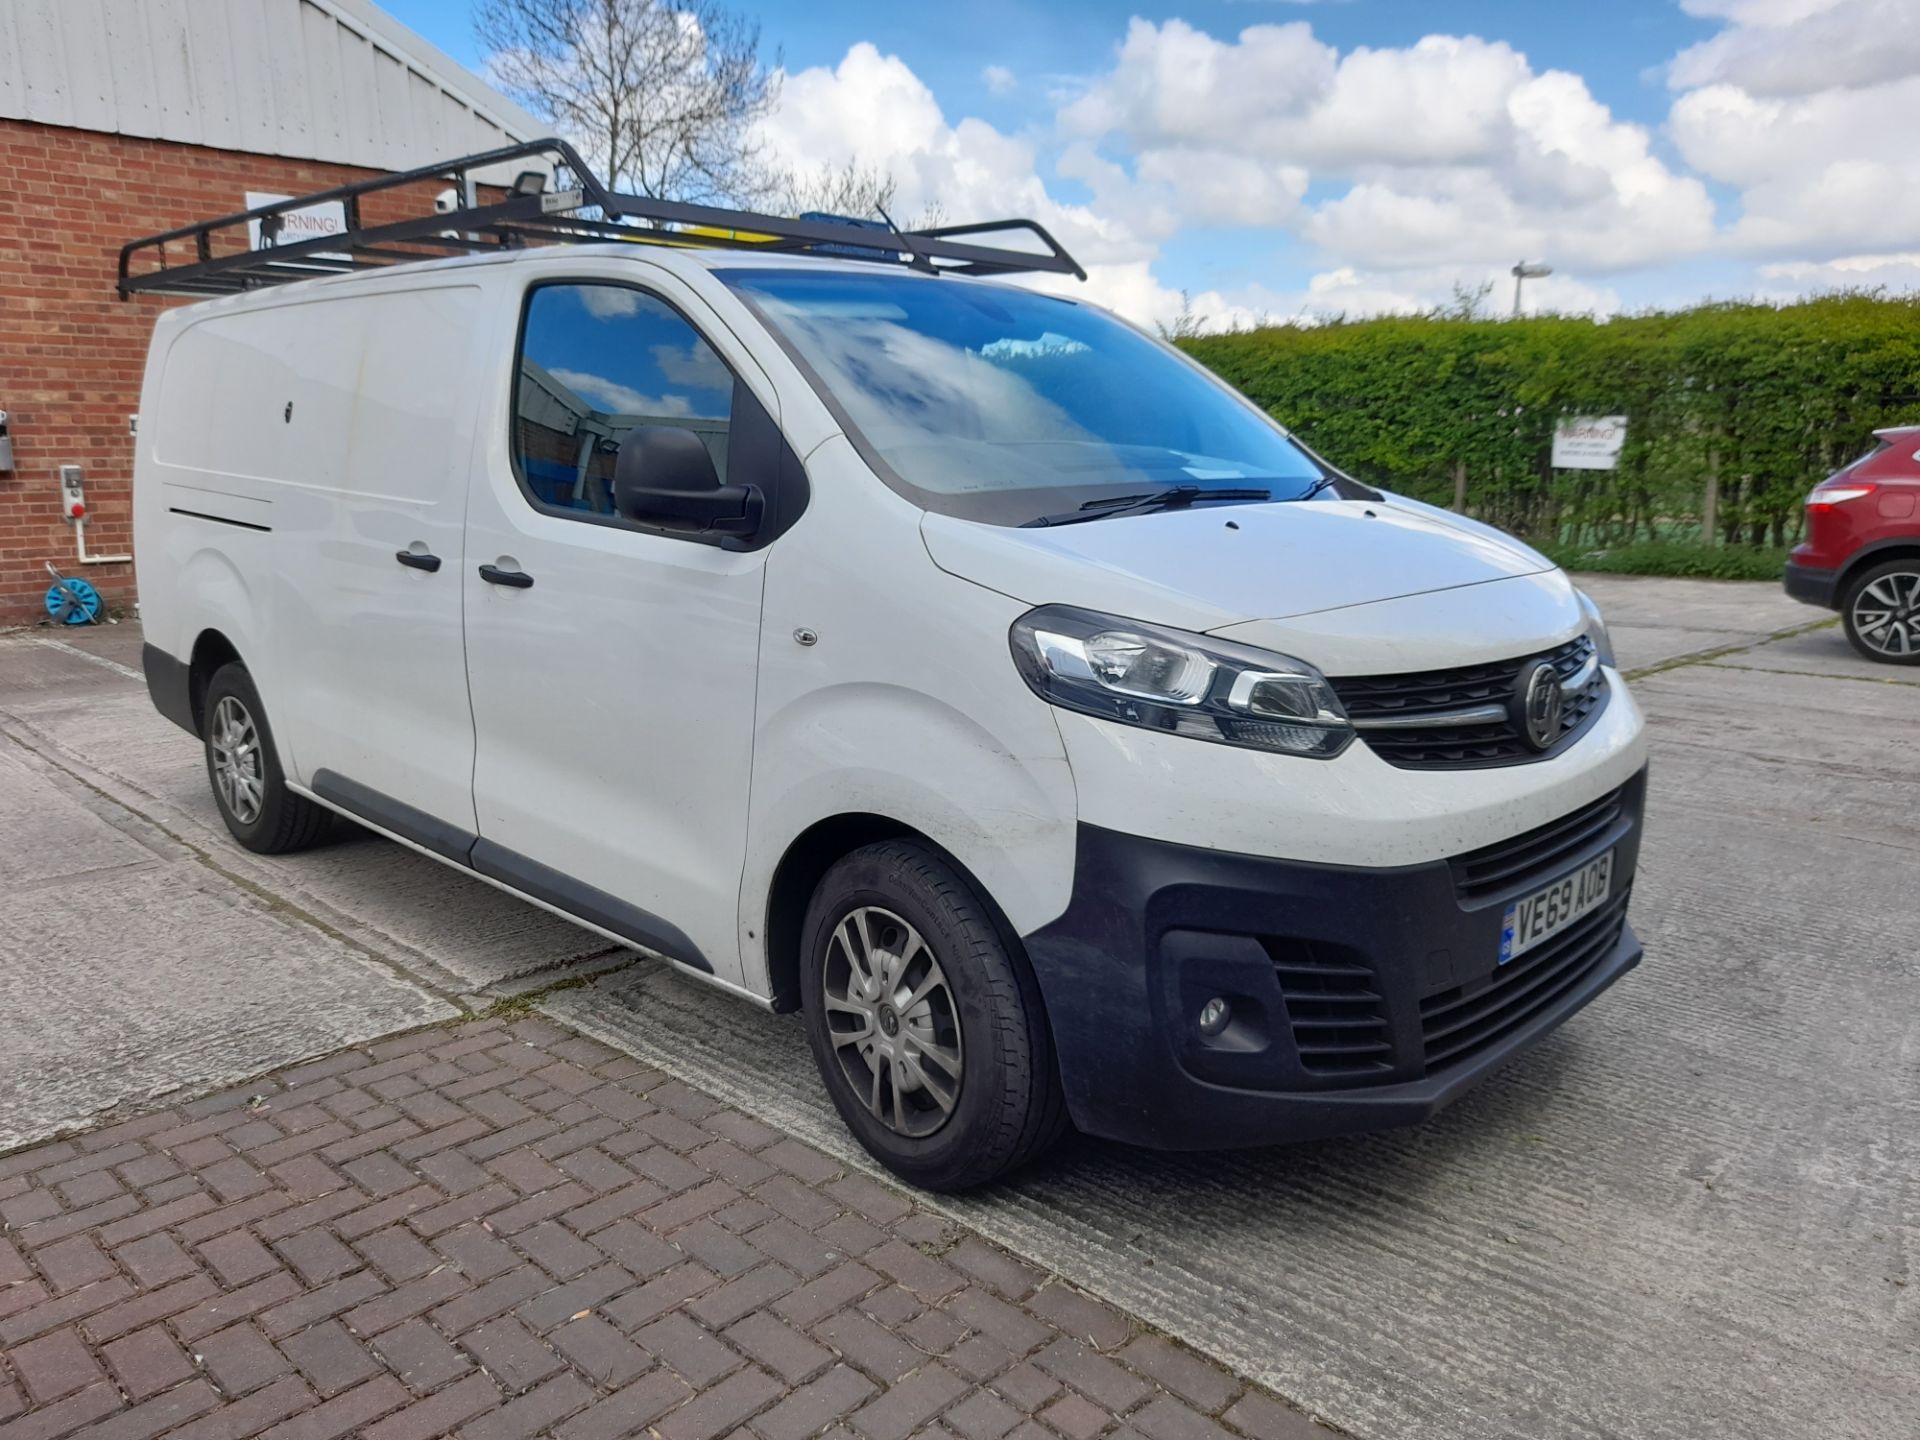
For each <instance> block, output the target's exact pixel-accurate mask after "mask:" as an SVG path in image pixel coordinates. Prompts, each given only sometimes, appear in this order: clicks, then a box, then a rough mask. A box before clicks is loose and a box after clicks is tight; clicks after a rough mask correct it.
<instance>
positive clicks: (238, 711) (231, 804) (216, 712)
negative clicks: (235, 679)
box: [208, 695, 266, 825]
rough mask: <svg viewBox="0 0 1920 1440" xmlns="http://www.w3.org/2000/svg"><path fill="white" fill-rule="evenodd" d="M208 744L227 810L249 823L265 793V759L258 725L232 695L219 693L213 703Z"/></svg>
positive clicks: (258, 809) (254, 816) (257, 813)
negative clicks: (217, 698) (217, 701)
mask: <svg viewBox="0 0 1920 1440" xmlns="http://www.w3.org/2000/svg"><path fill="white" fill-rule="evenodd" d="M208 744H209V745H211V746H212V749H213V781H214V784H215V785H217V786H218V787H219V789H220V798H221V800H222V801H223V802H224V803H225V804H226V807H227V813H228V814H230V815H232V816H233V818H234V819H235V820H237V821H239V822H240V823H241V824H242V825H251V824H252V823H253V822H254V821H255V820H257V819H259V818H260V807H261V805H262V804H263V803H264V801H265V797H266V761H265V759H264V757H263V755H262V753H261V749H260V731H259V728H258V727H257V726H256V725H255V724H254V723H253V716H252V715H250V714H248V713H247V707H246V706H245V705H243V704H241V703H240V701H239V699H238V698H237V697H236V696H232V695H223V696H221V697H220V703H219V704H218V705H216V706H214V708H213V727H212V730H211V732H210V734H209V736H208Z"/></svg>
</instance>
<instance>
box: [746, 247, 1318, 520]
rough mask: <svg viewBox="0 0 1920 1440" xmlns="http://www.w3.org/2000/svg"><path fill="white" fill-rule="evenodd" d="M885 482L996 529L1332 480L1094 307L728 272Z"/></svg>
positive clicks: (1267, 426)
mask: <svg viewBox="0 0 1920 1440" xmlns="http://www.w3.org/2000/svg"><path fill="white" fill-rule="evenodd" d="M724 278H725V279H726V280H727V282H728V283H729V284H730V285H732V286H733V287H734V288H735V289H736V290H737V291H739V292H740V293H741V294H742V295H744V296H745V297H746V298H747V299H748V300H749V301H750V302H751V303H752V304H753V305H754V306H755V307H756V308H757V309H758V311H759V312H760V314H761V315H762V316H763V317H764V318H765V319H766V321H767V322H768V324H769V325H771V326H772V327H773V328H774V330H775V331H776V332H777V333H778V334H779V335H780V336H782V337H783V338H784V339H785V340H786V342H787V344H788V346H789V347H790V349H791V350H792V351H793V352H794V353H795V354H796V355H797V357H798V358H799V359H800V360H801V361H802V362H803V363H804V365H805V366H806V368H808V369H809V370H811V371H812V374H813V378H814V380H815V383H816V384H817V385H818V386H819V387H820V388H821V389H822V390H823V392H824V393H825V395H826V397H827V399H828V400H829V402H830V403H832V404H833V405H835V406H836V407H837V408H838V410H839V411H840V413H841V417H842V419H843V420H844V421H845V423H846V424H847V425H848V426H849V427H850V429H851V430H852V432H853V438H854V440H855V442H856V443H857V444H859V445H860V446H861V447H862V448H863V450H864V451H865V453H866V454H867V456H868V459H869V460H870V461H875V462H877V463H878V467H879V468H880V469H881V472H882V475H883V477H884V478H886V479H887V480H888V481H889V482H890V483H894V484H895V485H896V486H898V487H900V488H903V489H905V490H906V491H907V492H908V493H909V494H910V495H911V497H912V498H913V499H915V500H916V501H918V502H919V503H920V504H922V505H925V506H927V507H928V508H929V509H935V510H942V511H945V512H948V513H953V514H961V515H966V516H969V517H970V518H975V519H983V520H988V521H991V522H993V523H996V524H1009V525H1018V524H1024V523H1028V522H1030V521H1031V520H1032V519H1033V518H1035V517H1036V516H1039V515H1042V514H1044V513H1046V512H1048V511H1049V510H1059V509H1061V508H1063V507H1071V506H1074V505H1077V504H1084V503H1086V502H1087V501H1089V500H1091V501H1095V502H1101V501H1105V500H1107V499H1110V498H1113V497H1118V496H1131V495H1136V494H1145V493H1152V492H1155V491H1158V490H1163V489H1173V488H1175V487H1185V488H1191V487H1196V486H1197V487H1200V488H1201V490H1202V492H1203V493H1204V492H1205V491H1206V490H1214V489H1231V490H1240V491H1247V490H1253V489H1264V490H1266V491H1268V492H1269V493H1270V495H1271V497H1272V498H1273V499H1274V500H1291V499H1296V498H1298V497H1299V496H1301V495H1303V494H1305V493H1306V492H1307V491H1308V490H1309V489H1310V488H1312V487H1313V486H1314V484H1315V483H1316V482H1318V481H1319V480H1320V479H1321V478H1322V476H1323V475H1324V473H1325V472H1324V471H1323V470H1322V469H1321V467H1320V466H1319V464H1318V463H1316V462H1315V461H1314V459H1313V458H1312V457H1311V456H1310V455H1308V454H1307V453H1306V452H1305V451H1303V450H1302V449H1301V448H1300V447H1299V446H1297V445H1295V444H1294V443H1293V442H1292V441H1291V440H1289V439H1288V438H1287V436H1286V434H1285V433H1284V432H1283V431H1282V430H1280V428H1279V427H1278V426H1276V425H1274V424H1272V423H1271V422H1270V421H1268V420H1267V419H1266V418H1265V417H1264V416H1262V415H1261V414H1259V412H1257V411H1255V410H1253V409H1252V408H1251V407H1249V406H1248V405H1246V404H1244V403H1243V402H1242V401H1240V400H1239V399H1238V398H1237V397H1236V396H1234V395H1233V394H1232V393H1231V392H1230V391H1228V390H1227V389H1226V388H1225V387H1224V386H1222V385H1221V384H1219V383H1218V382H1217V381H1215V380H1213V379H1211V378H1210V377H1208V376H1207V375H1205V374H1204V373H1202V372H1200V371H1198V370H1196V369H1195V368H1194V367H1193V366H1191V365H1188V364H1187V363H1185V362H1184V361H1183V360H1181V359H1180V358H1178V357H1177V356H1174V355H1171V354H1169V353H1168V352H1167V351H1166V350H1164V349H1163V348H1161V347H1160V346H1159V345H1156V344H1155V343H1154V342H1153V341H1151V340H1149V339H1147V338H1146V337H1145V336H1144V335H1141V334H1140V333H1139V332H1137V331H1135V330H1133V329H1130V328H1129V327H1128V326H1126V325H1124V324H1122V323H1120V322H1119V321H1117V320H1115V319H1113V318H1112V317H1111V316H1108V315H1105V314H1103V313H1101V312H1100V311H1098V310H1094V309H1091V308H1089V307H1087V306H1083V305H1075V304H1073V303H1071V302H1069V301H1065V300H1057V299H1054V298H1053V297H1051V296H1046V295H1040V294H1036V293H1033V292H1030V291H1025V290H1017V289H1012V288H1009V287H1005V286H999V285H981V284H971V283H967V282H965V281H956V280H952V279H942V278H938V277H933V276H922V275H910V274H887V273H879V274H873V275H864V274H858V273H849V272H844V271H813V272H802V271H786V270H775V271H769V270H750V269H740V270H732V271H728V272H725V277H724Z"/></svg>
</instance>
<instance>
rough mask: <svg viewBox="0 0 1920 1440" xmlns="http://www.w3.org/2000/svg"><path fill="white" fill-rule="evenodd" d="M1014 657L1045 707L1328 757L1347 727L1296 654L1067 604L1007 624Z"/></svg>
mask: <svg viewBox="0 0 1920 1440" xmlns="http://www.w3.org/2000/svg"><path fill="white" fill-rule="evenodd" d="M1010 638H1011V640H1012V643H1013V659H1014V663H1015V664H1017V665H1018V666H1019V667H1020V673H1021V675H1022V676H1024V677H1025V679H1026V682H1027V684H1028V685H1030V686H1032V687H1033V692H1034V693H1035V694H1036V695H1038V696H1039V697H1040V698H1041V699H1043V700H1046V701H1048V702H1049V703H1051V704H1054V705H1059V706H1063V707H1064V708H1066V709H1068V710H1078V711H1081V712H1082V713H1083V714H1087V715H1098V716H1099V717H1100V718H1101V719H1103V720H1117V721H1119V722H1120V723H1121V724H1123V725H1138V726H1140V727H1142V728H1143V729H1147V730H1165V731H1170V732H1171V733H1173V734H1175V735H1188V736H1191V737H1193V738H1194V739H1196V740H1210V741H1213V742H1214V743H1215V744H1219V745H1240V746H1244V747H1245V748H1247V749H1249V750H1273V751H1278V752H1280V753H1282V754H1286V755H1311V756H1314V757H1316V758H1318V759H1323V760H1325V759H1330V758H1332V757H1333V756H1335V755H1338V754H1339V753H1340V752H1341V751H1342V750H1344V749H1346V748H1347V746H1348V744H1349V743H1351V741H1352V740H1353V727H1352V726H1351V725H1349V724H1348V723H1347V715H1346V712H1345V711H1344V710H1342V709H1341V708H1340V701H1339V698H1338V697H1337V696H1335V695H1334V693H1333V687H1332V686H1331V685H1329V684H1327V681H1326V677H1325V676H1323V675H1322V674H1321V673H1320V672H1319V671H1318V670H1316V669H1314V668H1313V666H1311V665H1309V664H1307V663H1306V662H1305V661H1304V660H1295V659H1292V658H1291V657H1289V656H1286V655H1276V654H1274V653H1273V652H1272V651H1270V650H1257V649H1255V648H1254V647H1253V646H1251V645H1236V644H1234V643H1232V642H1231V641H1227V640H1215V639H1213V638H1212V637H1210V636H1206V635H1192V634H1189V633H1188V632H1186V631H1184V630H1170V629H1167V628H1165V627H1164V626H1159V625H1145V624H1142V623H1140V622H1139V621H1137V620H1123V619H1120V618H1119V617H1117V616H1114V615H1101V614H1098V613H1096V612H1094V611H1091V610H1076V609H1074V608H1072V607H1071V606H1067V605H1043V606H1041V607H1040V608H1039V609H1038V610H1030V611H1028V612H1027V613H1026V614H1025V615H1023V616H1021V617H1020V618H1019V619H1018V620H1016V621H1014V623H1013V631H1012V635H1011V637H1010Z"/></svg>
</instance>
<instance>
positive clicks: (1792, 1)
mask: <svg viewBox="0 0 1920 1440" xmlns="http://www.w3.org/2000/svg"><path fill="white" fill-rule="evenodd" d="M1683 3H1684V6H1685V8H1686V9H1687V10H1688V11H1689V12H1691V13H1693V14H1695V15H1701V16H1706V17H1711V18H1718V19H1724V20H1726V21H1728V22H1729V24H1728V26H1727V28H1725V29H1723V30H1722V31H1720V33H1719V34H1717V35H1714V36H1711V37H1709V38H1708V39H1706V40H1703V41H1701V42H1700V43H1699V44H1698V45H1693V46H1689V47H1688V48H1687V49H1685V50H1682V51H1681V52H1680V53H1679V54H1678V55H1676V56H1675V57H1674V59H1673V63H1672V64H1671V65H1670V66H1669V67H1668V80H1669V83H1670V84H1672V85H1673V86H1674V88H1675V89H1679V90H1692V89H1696V88H1698V87H1700V86H1703V85H1714V84H1729V85H1737V86H1739V87H1740V88H1741V89H1742V90H1745V91H1747V92H1748V93H1750V94H1753V95H1809V94H1812V93H1813V92H1815V91H1818V90H1827V89H1834V88H1839V87H1856V86H1867V85H1874V84H1878V83H1879V82H1881V81H1883V80H1893V79H1898V78H1900V77H1902V76H1906V75H1911V74H1912V73H1913V72H1914V71H1915V69H1916V68H1920V5H1916V4H1914V3H1913V0H1683Z"/></svg>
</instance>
